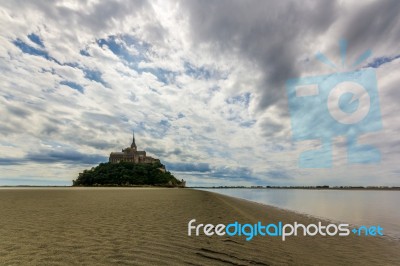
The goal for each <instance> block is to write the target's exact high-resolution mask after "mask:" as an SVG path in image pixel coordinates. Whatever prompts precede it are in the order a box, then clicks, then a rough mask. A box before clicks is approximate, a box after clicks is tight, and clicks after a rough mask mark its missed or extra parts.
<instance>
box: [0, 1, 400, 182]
mask: <svg viewBox="0 0 400 266" xmlns="http://www.w3.org/2000/svg"><path fill="white" fill-rule="evenodd" d="M399 14H400V2H399V1H395V0H394V1H387V0H384V1H370V0H369V1H330V0H329V1H328V0H326V1H268V0H267V1H252V0H251V1H227V0H218V1H217V0H215V1H194V0H191V1H165V0H162V1H161V0H160V1H145V0H133V1H122V0H121V1H119V0H109V1H91V0H87V1H85V0H80V1H69V0H68V1H67V0H65V1H64V0H56V1H50V0H48V1H34V0H32V1H19V0H16V1H5V0H4V1H3V0H1V1H0V29H1V30H0V44H1V45H0V112H1V120H0V185H21V184H28V185H71V184H72V180H73V179H76V178H77V176H78V173H79V172H82V171H83V170H84V169H90V168H91V167H93V166H96V165H97V164H98V163H100V162H106V161H108V156H109V154H110V152H112V151H119V150H121V149H122V148H124V147H127V146H129V145H130V143H131V138H132V130H134V131H135V136H136V144H137V145H138V149H139V150H146V151H147V153H148V155H151V156H154V157H157V158H160V160H161V162H162V163H163V164H165V165H166V167H167V169H168V170H169V171H171V172H172V173H173V174H174V175H175V176H176V177H177V178H179V179H185V180H186V181H187V185H189V186H219V185H223V186H225V185H226V186H230V185H245V186H251V185H364V186H367V185H388V186H399V185H400V166H399V164H398V162H399V161H400V155H399V152H400V138H399V137H398V135H399V132H400V119H399V111H400V110H399V109H400V108H399V104H398V103H399V102H400V90H399V84H400V49H399V43H400V30H399V29H400V15H399ZM340 40H346V41H347V54H346V62H354V61H355V60H356V59H357V58H358V57H359V56H360V55H361V54H363V53H364V52H365V51H368V50H369V49H370V51H372V53H371V56H369V57H368V58H366V60H364V61H363V62H362V63H361V64H359V65H358V66H352V64H350V63H349V64H343V66H341V67H340V69H332V68H331V67H329V66H327V65H326V64H323V63H322V62H321V60H317V59H316V54H317V53H323V54H324V55H325V56H326V57H327V58H329V60H330V61H331V62H334V63H335V64H336V65H340V62H341V60H342V57H341V53H340ZM363 69H372V70H373V71H375V73H376V80H377V89H378V93H379V103H380V114H381V118H378V119H381V121H382V129H381V130H379V131H376V132H368V133H366V134H362V135H360V136H359V141H360V142H362V143H365V144H370V145H373V146H375V147H376V148H377V149H378V150H379V151H380V154H381V161H380V163H373V164H349V163H348V160H347V152H346V147H347V145H346V136H345V135H339V136H335V137H334V138H333V139H332V141H333V149H332V158H333V164H332V167H330V168H315V169H314V168H302V167H300V165H299V157H300V154H301V153H302V152H303V151H306V150H310V149H315V148H318V147H319V146H320V145H321V142H320V140H318V139H316V140H303V141H297V140H296V141H295V140H294V138H293V131H292V127H291V116H290V112H289V104H288V95H287V93H286V84H287V80H288V79H292V78H304V77H312V76H320V75H329V74H332V73H335V72H336V73H339V72H346V71H358V70H363ZM319 115H320V114H318V113H317V114H316V113H315V112H312V110H310V113H309V114H306V115H305V116H308V117H304V119H311V120H312V121H314V120H315V123H314V125H313V127H315V128H317V127H318V126H319V125H320V124H319V122H318V121H319V120H320V119H321V117H318V116H319ZM315 116H317V118H318V119H315ZM328 126H329V127H331V129H332V130H334V128H335V125H333V124H332V125H328ZM327 130H328V131H329V130H330V128H327Z"/></svg>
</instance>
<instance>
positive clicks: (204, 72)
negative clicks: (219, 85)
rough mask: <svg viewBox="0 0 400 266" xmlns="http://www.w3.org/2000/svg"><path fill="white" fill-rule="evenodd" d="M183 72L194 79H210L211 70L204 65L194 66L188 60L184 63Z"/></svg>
mask: <svg viewBox="0 0 400 266" xmlns="http://www.w3.org/2000/svg"><path fill="white" fill-rule="evenodd" d="M184 68H185V74H186V75H188V76H191V77H193V78H195V79H210V78H211V76H212V72H211V71H210V70H208V69H206V68H205V67H195V66H194V65H192V64H190V63H189V62H185V63H184Z"/></svg>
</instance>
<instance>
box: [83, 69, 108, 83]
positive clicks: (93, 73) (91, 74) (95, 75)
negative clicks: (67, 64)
mask: <svg viewBox="0 0 400 266" xmlns="http://www.w3.org/2000/svg"><path fill="white" fill-rule="evenodd" d="M82 71H83V72H84V73H85V78H87V79H90V80H91V81H96V82H98V83H101V84H103V86H104V87H108V84H107V83H106V82H105V81H104V80H103V78H102V77H101V76H102V73H101V72H100V71H98V70H91V69H88V68H83V69H82Z"/></svg>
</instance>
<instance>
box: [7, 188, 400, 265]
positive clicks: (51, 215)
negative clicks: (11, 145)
mask: <svg viewBox="0 0 400 266" xmlns="http://www.w3.org/2000/svg"><path fill="white" fill-rule="evenodd" d="M0 213H1V218H0V236H1V241H0V264H1V265H110V264H118V265H349V264H350V265H351V264H356V265H396V264H397V265H398V264H400V253H399V250H400V243H399V241H398V240H394V239H390V238H388V237H357V236H353V235H350V236H348V237H339V236H332V237H329V236H326V237H323V236H315V237H310V236H297V237H289V238H287V239H286V240H285V241H282V239H281V238H279V237H269V236H256V237H254V238H253V239H252V240H251V241H246V239H245V237H243V236H235V237H229V236H226V235H225V236H217V235H213V236H211V237H209V236H206V235H204V234H200V235H199V236H194V235H192V236H188V222H189V221H190V220H192V219H196V224H199V223H204V224H206V223H211V224H214V225H216V224H221V223H222V224H228V223H232V222H235V221H238V222H239V223H257V222H258V221H266V222H268V223H277V222H279V221H282V222H285V223H293V222H295V221H296V222H298V223H303V224H310V223H318V222H319V221H320V220H319V219H316V218H313V217H309V216H306V215H301V214H298V213H294V212H290V211H286V210H282V209H278V208H275V207H271V206H267V205H262V204H258V203H254V202H250V201H245V200H241V199H237V198H232V197H228V196H224V195H219V194H216V193H211V192H206V191H200V190H193V189H176V188H175V189H173V188H79V187H77V188H76V187H71V188H69V187H66V188H2V189H0ZM324 222H326V223H328V222H327V221H324Z"/></svg>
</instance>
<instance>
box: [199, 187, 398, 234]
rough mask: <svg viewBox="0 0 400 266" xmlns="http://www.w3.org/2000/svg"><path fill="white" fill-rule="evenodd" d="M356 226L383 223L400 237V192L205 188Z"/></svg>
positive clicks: (385, 230)
mask: <svg viewBox="0 0 400 266" xmlns="http://www.w3.org/2000/svg"><path fill="white" fill-rule="evenodd" d="M204 190H207V191H213V192H216V193H220V194H224V195H228V196H232V197H237V198H242V199H247V200H251V201H255V202H259V203H264V204H268V205H272V206H276V207H279V208H283V209H288V210H292V211H296V212H300V213H305V214H309V215H312V216H316V217H321V218H325V219H330V220H333V221H340V222H345V223H349V224H354V225H368V226H369V225H380V226H381V227H383V228H384V234H385V235H388V236H392V237H396V238H400V207H399V204H400V191H387V190H385V191H382V190H381V191H376V190H310V189H234V188H232V189H230V188H229V189H204Z"/></svg>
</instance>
